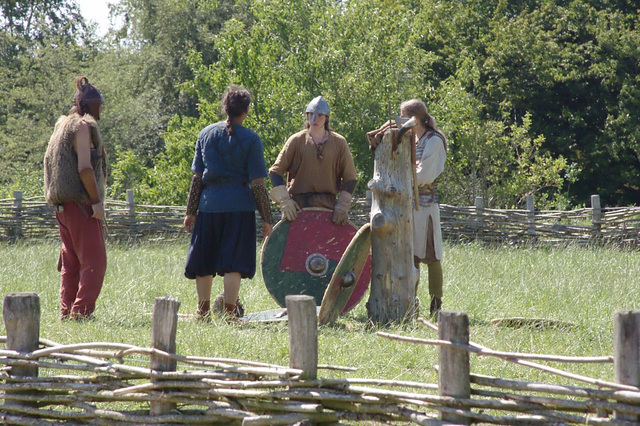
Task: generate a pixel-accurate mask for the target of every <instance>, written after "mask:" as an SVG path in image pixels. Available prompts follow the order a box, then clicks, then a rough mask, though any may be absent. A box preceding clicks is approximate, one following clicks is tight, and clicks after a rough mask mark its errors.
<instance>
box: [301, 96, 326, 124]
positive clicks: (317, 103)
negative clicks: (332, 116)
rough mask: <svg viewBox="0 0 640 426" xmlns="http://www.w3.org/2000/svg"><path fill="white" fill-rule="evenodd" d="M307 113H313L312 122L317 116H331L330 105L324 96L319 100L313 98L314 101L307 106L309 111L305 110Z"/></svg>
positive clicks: (319, 97) (318, 98)
mask: <svg viewBox="0 0 640 426" xmlns="http://www.w3.org/2000/svg"><path fill="white" fill-rule="evenodd" d="M305 112H311V113H313V118H312V120H315V118H316V116H317V114H323V115H326V116H329V104H328V103H327V101H326V100H325V99H324V98H323V97H322V96H318V97H317V98H313V100H312V101H311V102H309V105H307V109H306V110H305Z"/></svg>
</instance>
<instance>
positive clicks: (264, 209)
mask: <svg viewBox="0 0 640 426" xmlns="http://www.w3.org/2000/svg"><path fill="white" fill-rule="evenodd" d="M251 190H252V191H253V199H254V200H255V201H256V206H258V212H259V213H260V216H261V217H262V221H263V222H264V223H269V224H272V225H273V218H272V217H271V203H269V193H268V192H267V187H266V186H265V185H264V183H254V184H252V185H251Z"/></svg>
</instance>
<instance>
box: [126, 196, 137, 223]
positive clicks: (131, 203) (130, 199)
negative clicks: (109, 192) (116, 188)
mask: <svg viewBox="0 0 640 426" xmlns="http://www.w3.org/2000/svg"><path fill="white" fill-rule="evenodd" d="M127 206H128V207H129V217H130V218H131V219H135V218H136V203H135V200H134V198H133V189H127Z"/></svg>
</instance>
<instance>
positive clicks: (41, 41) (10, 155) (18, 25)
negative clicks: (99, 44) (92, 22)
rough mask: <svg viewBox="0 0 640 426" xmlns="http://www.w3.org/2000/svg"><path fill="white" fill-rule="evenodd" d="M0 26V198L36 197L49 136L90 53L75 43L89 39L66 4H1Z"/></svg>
mask: <svg viewBox="0 0 640 426" xmlns="http://www.w3.org/2000/svg"><path fill="white" fill-rule="evenodd" d="M0 24H1V27H2V30H0V188H1V189H0V197H6V196H10V195H11V194H12V191H13V190H15V189H19V190H22V191H23V192H24V194H25V196H27V197H28V196H36V195H41V194H42V186H43V184H42V161H43V157H44V153H45V150H46V146H47V142H48V140H49V136H50V135H51V132H52V131H53V126H54V124H55V122H56V120H57V118H58V117H59V116H60V115H61V114H63V113H66V111H68V109H69V108H70V107H71V99H72V97H73V90H74V88H73V87H72V85H71V82H72V81H73V78H74V77H75V76H76V75H78V74H80V73H82V71H83V68H84V63H83V61H84V60H85V59H86V58H87V55H90V53H91V48H90V47H88V46H87V47H85V48H81V47H80V46H79V45H78V40H82V41H83V42H88V41H89V40H90V38H91V34H90V33H89V32H87V31H86V29H85V27H84V24H82V19H80V17H79V14H78V12H77V8H76V7H75V5H74V3H73V2H70V1H29V2H22V1H10V2H3V3H2V6H0Z"/></svg>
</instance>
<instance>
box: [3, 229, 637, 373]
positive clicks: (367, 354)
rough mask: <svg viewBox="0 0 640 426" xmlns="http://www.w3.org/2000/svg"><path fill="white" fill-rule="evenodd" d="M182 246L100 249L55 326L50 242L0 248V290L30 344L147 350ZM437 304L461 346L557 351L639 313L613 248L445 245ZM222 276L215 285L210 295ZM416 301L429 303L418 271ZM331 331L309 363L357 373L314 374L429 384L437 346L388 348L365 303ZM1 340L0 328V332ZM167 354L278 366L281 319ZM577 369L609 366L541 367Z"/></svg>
mask: <svg viewBox="0 0 640 426" xmlns="http://www.w3.org/2000/svg"><path fill="white" fill-rule="evenodd" d="M187 244H188V243H187V241H186V240H184V241H174V242H167V243H145V244H122V243H120V244H115V243H113V244H109V245H108V247H107V253H108V266H107V275H106V278H105V282H104V287H103V290H102V293H101V295H100V298H99V299H98V308H97V310H96V312H95V315H96V320H95V321H90V322H85V323H74V322H61V321H60V320H59V319H58V316H59V301H58V292H59V275H58V272H57V271H56V268H55V267H56V262H57V258H58V250H59V243H57V242H27V243H19V244H13V245H7V244H2V245H0V290H1V292H2V294H3V295H4V294H6V293H9V292H19V291H32V292H36V293H38V294H39V296H40V303H41V309H42V320H41V330H40V334H41V337H44V338H47V339H51V340H54V341H56V342H59V343H62V344H70V343H79V342H95V341H109V342H122V343H128V344H134V345H141V346H145V347H148V346H149V345H150V340H151V330H150V327H151V319H152V318H151V312H152V311H153V303H154V298H156V297H160V296H172V297H175V298H177V299H178V300H180V302H181V306H180V313H184V314H191V313H193V312H195V309H196V294H195V285H194V282H193V281H190V280H187V279H186V278H184V276H183V267H184V261H185V256H186V251H187ZM444 252H445V258H444V260H443V269H444V276H445V287H444V298H443V301H444V308H445V309H450V310H460V311H465V312H466V313H467V314H468V315H469V319H470V325H471V340H472V341H474V342H477V343H480V344H483V345H485V346H488V347H490V348H492V349H495V350H503V351H518V352H532V353H547V354H561V355H585V356H586V355H592V356H596V355H612V353H613V337H612V336H613V313H614V312H615V310H617V309H640V291H639V290H638V288H639V286H638V284H639V278H638V277H640V262H639V261H638V253H637V252H634V251H623V250H616V249H604V248H597V249H584V248H578V247H569V248H563V249H544V248H520V249H514V248H486V247H482V246H479V245H452V244H446V245H445V248H444ZM221 288H222V281H221V279H220V278H216V279H215V281H214V290H213V291H214V293H217V292H220V291H221ZM240 295H241V298H242V300H243V302H244V304H245V307H246V308H247V310H248V311H249V312H256V311H261V310H267V309H274V308H276V307H277V306H276V304H275V302H274V301H273V299H272V298H271V296H270V295H269V294H268V292H267V290H266V288H265V286H264V284H263V282H262V278H261V275H260V273H259V272H258V274H256V277H255V278H254V279H253V280H244V281H243V286H242V289H241V293H240ZM419 297H420V299H421V301H422V304H423V306H427V305H428V302H429V298H428V294H427V285H426V268H423V270H422V285H421V286H420V289H419ZM367 298H368V294H367V295H365V298H364V300H363V302H362V303H360V304H359V305H358V306H357V307H356V308H355V309H354V310H352V311H351V312H350V313H349V314H348V315H346V316H345V317H342V318H341V319H340V320H339V321H338V322H337V323H336V324H333V325H331V326H325V327H321V328H320V330H319V362H320V363H321V364H334V365H345V366H353V367H357V368H358V371H357V372H355V373H344V372H335V371H327V370H321V371H320V376H321V377H345V376H346V377H367V378H384V379H399V380H417V381H424V382H431V383H434V382H437V376H436V373H435V370H434V368H433V366H434V365H435V364H437V363H438V355H437V348H436V347H432V346H418V345H412V344H408V343H402V342H396V341H390V340H387V339H383V338H380V337H378V336H376V335H375V331H376V329H372V328H371V327H369V326H368V321H367V312H366V308H365V304H364V301H366V299H367ZM499 317H529V318H548V319H556V320H561V321H567V322H571V323H573V324H575V327H572V328H565V329H553V328H546V329H532V328H520V329H513V328H505V327H498V326H495V325H493V324H492V323H491V320H492V319H493V318H499ZM0 328H1V330H0V332H1V333H2V334H4V333H5V332H4V324H2V325H1V326H0ZM384 331H387V332H392V333H398V334H403V335H408V336H414V337H422V338H435V337H436V334H435V332H433V331H431V330H429V329H427V328H426V327H424V326H422V325H419V324H405V325H392V326H389V327H385V328H384ZM177 352H178V353H180V354H184V355H201V356H220V357H231V358H240V359H247V360H254V361H262V362H271V363H276V364H281V365H287V364H288V353H289V339H288V330H287V327H286V325H285V324H270V325H264V324H248V325H244V326H241V327H238V326H233V325H227V324H224V323H223V322H221V321H218V320H214V321H213V322H212V323H202V322H197V321H193V320H189V319H181V320H180V322H179V325H178V333H177ZM471 362H472V365H471V371H472V372H474V373H480V374H489V375H495V376H501V377H505V378H511V379H518V380H535V381H545V382H552V383H566V382H565V381H563V379H561V378H556V377H553V376H551V375H549V374H548V373H543V372H539V371H536V370H530V369H527V368H525V367H519V366H515V365H514V364H510V363H507V362H505V361H501V360H496V359H492V358H490V357H483V358H481V359H479V358H478V357H476V356H474V355H472V356H471ZM550 365H553V366H555V367H560V368H565V369H567V370H569V371H572V372H574V373H577V374H583V375H588V376H591V377H596V378H600V379H603V380H613V366H612V365H611V364H605V365H601V364H578V365H563V364H550Z"/></svg>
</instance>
